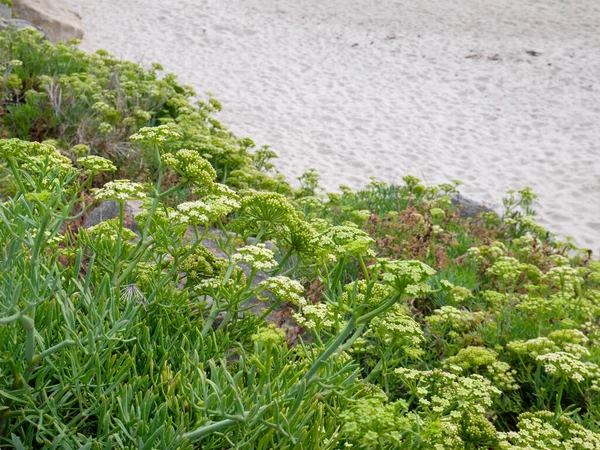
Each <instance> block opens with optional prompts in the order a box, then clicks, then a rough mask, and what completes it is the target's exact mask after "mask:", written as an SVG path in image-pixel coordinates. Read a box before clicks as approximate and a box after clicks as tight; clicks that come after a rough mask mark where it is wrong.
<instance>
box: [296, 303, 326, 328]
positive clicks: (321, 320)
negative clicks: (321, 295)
mask: <svg viewBox="0 0 600 450" xmlns="http://www.w3.org/2000/svg"><path fill="white" fill-rule="evenodd" d="M293 317H294V319H295V320H296V322H298V325H300V326H301V327H304V328H306V329H307V330H323V329H327V328H330V327H332V326H333V324H334V320H335V317H334V314H333V312H332V311H331V307H330V306H329V305H328V304H327V303H315V304H312V303H308V302H307V301H306V299H304V298H302V299H301V300H300V302H299V303H298V312H297V313H295V314H294V315H293Z"/></svg>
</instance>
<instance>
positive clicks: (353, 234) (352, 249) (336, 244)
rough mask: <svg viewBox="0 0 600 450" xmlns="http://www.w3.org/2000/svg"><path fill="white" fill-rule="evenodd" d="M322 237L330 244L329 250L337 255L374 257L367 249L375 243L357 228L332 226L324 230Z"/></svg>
mask: <svg viewBox="0 0 600 450" xmlns="http://www.w3.org/2000/svg"><path fill="white" fill-rule="evenodd" d="M323 237H324V238H325V239H327V240H328V241H329V242H331V243H332V249H331V250H332V252H333V253H335V254H337V255H352V256H358V255H368V256H374V253H373V252H372V251H370V249H369V248H370V247H371V245H372V244H373V243H374V242H375V241H374V240H373V239H372V238H371V237H370V236H369V235H368V234H367V233H365V232H364V231H362V230H359V229H358V228H353V227H349V226H344V225H340V226H334V227H331V228H329V229H328V230H326V231H325V232H324V233H323Z"/></svg>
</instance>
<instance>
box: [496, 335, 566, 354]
mask: <svg viewBox="0 0 600 450" xmlns="http://www.w3.org/2000/svg"><path fill="white" fill-rule="evenodd" d="M506 347H507V348H508V349H509V350H510V351H511V352H513V353H514V354H516V355H519V356H529V357H530V358H534V359H535V358H537V357H538V356H540V355H545V354H547V353H553V352H556V351H558V350H560V347H559V346H558V345H556V343H555V342H554V341H553V340H551V339H548V338H547V337H538V338H535V339H529V340H528V341H521V340H518V341H512V342H509V343H508V344H507V345H506Z"/></svg>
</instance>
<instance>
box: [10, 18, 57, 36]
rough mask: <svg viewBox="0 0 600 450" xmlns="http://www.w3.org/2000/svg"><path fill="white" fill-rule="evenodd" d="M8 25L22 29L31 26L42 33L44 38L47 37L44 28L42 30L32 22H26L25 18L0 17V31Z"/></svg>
mask: <svg viewBox="0 0 600 450" xmlns="http://www.w3.org/2000/svg"><path fill="white" fill-rule="evenodd" d="M8 27H12V28H15V29H17V30H24V29H26V28H32V29H34V30H36V31H39V32H40V33H42V35H43V36H44V38H47V37H48V36H47V35H46V32H45V31H44V30H42V29H41V28H38V27H36V26H35V25H34V24H32V23H31V22H28V21H26V20H23V19H2V18H0V31H2V30H4V29H5V28H8Z"/></svg>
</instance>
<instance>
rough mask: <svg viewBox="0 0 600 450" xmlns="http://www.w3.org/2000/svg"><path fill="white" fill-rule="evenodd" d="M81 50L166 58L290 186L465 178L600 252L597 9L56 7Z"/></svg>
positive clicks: (589, 1) (176, 3)
mask: <svg viewBox="0 0 600 450" xmlns="http://www.w3.org/2000/svg"><path fill="white" fill-rule="evenodd" d="M58 1H60V2H61V3H62V4H64V5H65V6H67V7H68V8H69V9H71V10H73V11H76V12H77V13H79V14H80V15H81V16H82V18H83V22H84V27H85V32H86V35H85V38H84V41H83V48H84V49H86V50H96V49H98V48H104V49H106V50H108V51H110V52H112V53H114V54H115V55H116V56H118V57H121V58H125V59H129V60H134V61H138V62H141V63H143V64H149V63H150V62H153V61H156V62H160V63H161V64H162V65H163V66H164V67H165V69H166V70H168V71H172V72H175V73H176V74H178V76H179V78H180V79H181V81H182V82H184V83H187V84H189V85H191V86H193V87H194V88H195V89H196V90H197V91H198V92H199V93H202V92H205V91H212V92H213V93H214V94H215V95H216V97H217V98H218V99H219V100H221V102H222V103H223V106H224V111H223V113H221V115H220V116H219V118H220V120H221V121H222V122H223V123H225V124H227V125H228V126H229V127H230V128H231V129H232V130H233V131H234V132H236V133H237V134H238V135H240V136H249V137H251V138H252V139H254V140H255V142H256V143H257V144H260V145H262V144H269V145H271V146H272V148H273V149H274V150H275V151H276V152H277V153H278V154H279V155H280V159H279V160H278V161H277V168H278V169H279V170H280V171H281V172H283V173H284V174H285V175H287V176H288V178H289V179H290V180H291V181H295V178H296V177H298V176H299V175H300V174H301V173H302V172H304V171H305V170H307V169H309V168H311V167H314V168H316V169H317V171H318V172H319V174H320V175H321V179H322V184H323V185H324V186H325V187H326V188H327V189H328V190H334V189H336V188H337V187H338V186H339V185H341V184H344V185H348V186H351V187H353V188H359V187H362V186H364V185H365V184H366V183H368V182H369V180H370V177H376V178H377V179H380V180H384V181H388V182H399V181H400V180H401V177H402V176H404V175H406V174H414V175H416V176H419V177H421V178H422V179H424V180H425V181H426V182H427V183H429V184H432V183H439V182H446V181H449V180H452V179H459V180H461V181H462V182H463V183H464V184H463V186H461V193H462V194H463V195H464V196H466V197H469V198H472V199H474V200H478V201H481V202H485V203H486V204H488V205H489V206H491V207H494V208H496V209H497V210H499V211H500V210H501V199H502V197H503V196H504V194H505V192H506V190H508V189H519V188H522V187H523V186H525V185H529V186H531V187H532V188H533V189H534V191H535V192H536V193H537V194H538V195H539V201H538V202H537V204H536V209H537V211H538V217H539V220H540V222H541V223H543V224H544V225H545V226H547V227H548V228H549V229H550V230H551V231H553V232H555V233H557V234H559V235H561V236H564V235H571V236H573V237H574V238H575V241H576V242H577V243H578V244H579V245H581V246H584V247H589V248H592V249H593V250H594V252H595V253H596V254H598V253H599V252H600V121H599V119H600V81H599V80H600V33H599V30H600V2H598V1H597V0H578V1H576V2H575V1H567V0H460V1H459V0H429V1H427V2H415V1H413V0H379V1H374V0H327V1H323V0H227V1H218V0H202V1H201V0H171V1H169V2H166V1H164V0H119V1H118V2H116V1H112V0H58Z"/></svg>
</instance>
